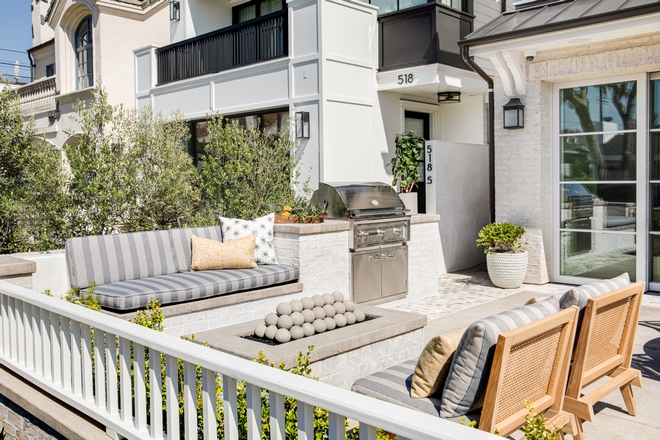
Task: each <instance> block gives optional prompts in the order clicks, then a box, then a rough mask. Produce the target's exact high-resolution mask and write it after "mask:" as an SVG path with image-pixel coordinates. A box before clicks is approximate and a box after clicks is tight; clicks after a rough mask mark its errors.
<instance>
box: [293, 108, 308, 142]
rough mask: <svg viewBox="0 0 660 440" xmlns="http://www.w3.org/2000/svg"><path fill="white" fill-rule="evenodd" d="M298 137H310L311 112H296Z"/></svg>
mask: <svg viewBox="0 0 660 440" xmlns="http://www.w3.org/2000/svg"><path fill="white" fill-rule="evenodd" d="M296 137H297V138H298V139H309V112H296Z"/></svg>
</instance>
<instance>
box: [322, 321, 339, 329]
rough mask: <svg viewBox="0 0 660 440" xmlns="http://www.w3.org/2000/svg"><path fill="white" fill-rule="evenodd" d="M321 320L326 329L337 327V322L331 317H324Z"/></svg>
mask: <svg viewBox="0 0 660 440" xmlns="http://www.w3.org/2000/svg"><path fill="white" fill-rule="evenodd" d="M323 321H324V322H325V326H326V327H327V330H328V331H330V330H334V329H335V327H337V323H336V322H335V320H334V319H332V318H325V319H324V320H323Z"/></svg>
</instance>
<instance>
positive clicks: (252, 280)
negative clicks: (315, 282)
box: [66, 226, 299, 312]
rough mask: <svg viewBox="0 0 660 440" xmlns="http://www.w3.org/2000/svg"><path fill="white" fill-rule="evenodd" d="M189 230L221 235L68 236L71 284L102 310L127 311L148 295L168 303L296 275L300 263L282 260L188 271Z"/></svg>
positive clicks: (178, 232) (281, 281)
mask: <svg viewBox="0 0 660 440" xmlns="http://www.w3.org/2000/svg"><path fill="white" fill-rule="evenodd" d="M192 235H195V236H197V237H201V238H207V239H212V240H218V241H221V239H222V234H221V230H220V227H219V226H211V227H205V228H186V229H171V230H169V231H146V232H134V233H127V234H113V235H94V236H87V237H75V238H71V239H69V240H67V242H66V259H67V267H68V271H69V278H70V280H71V287H77V288H80V289H81V294H82V295H85V294H91V295H92V297H94V298H96V299H97V300H98V301H99V302H100V304H101V307H102V308H104V309H107V310H110V311H113V312H130V311H134V310H137V309H140V308H144V307H145V306H146V305H147V304H148V303H149V301H150V300H152V299H156V300H158V301H159V302H160V304H161V305H162V306H164V307H168V306H170V305H174V304H181V303H185V302H190V301H198V300H202V299H207V298H215V297H219V296H224V295H229V294H234V293H237V292H250V291H254V290H255V289H263V288H267V287H271V286H277V285H282V284H287V283H292V282H294V283H295V282H296V281H297V280H298V277H299V270H298V268H297V267H294V266H291V265H285V264H274V265H260V266H259V267H257V268H255V269H224V270H205V271H196V272H191V271H190V266H191V262H192V254H191V244H190V243H191V237H192ZM293 290H297V287H294V289H293ZM250 295H253V294H249V295H248V296H250ZM229 302H234V303H235V302H236V301H231V300H230V301H229ZM205 307H208V304H207V305H205Z"/></svg>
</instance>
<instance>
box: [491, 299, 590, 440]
mask: <svg viewBox="0 0 660 440" xmlns="http://www.w3.org/2000/svg"><path fill="white" fill-rule="evenodd" d="M577 317H578V308H577V307H575V306H573V307H570V308H568V309H566V310H563V311H561V312H558V313H555V314H553V315H550V316H547V317H545V318H543V319H540V320H538V321H534V322H532V323H530V324H527V325H524V326H522V327H519V328H517V329H515V330H511V331H509V332H506V333H503V334H501V335H500V336H499V339H498V341H497V345H496V348H495V356H494V358H493V366H492V369H491V372H490V376H489V379H488V386H487V387H486V394H485V397H484V405H483V409H482V412H481V420H480V421H479V429H481V430H483V431H488V432H495V430H497V431H498V432H499V434H500V435H503V436H507V435H509V434H511V433H512V432H514V431H515V430H517V429H518V428H520V427H521V426H522V425H523V424H524V423H525V417H526V416H527V414H528V412H527V409H526V408H525V401H532V402H534V412H536V413H539V414H544V415H545V416H546V418H547V425H548V426H556V425H559V424H561V425H562V426H564V427H565V428H564V430H565V431H566V432H568V433H570V434H573V435H574V437H575V438H579V437H576V436H575V434H574V427H575V426H576V424H577V421H576V419H575V416H574V415H573V414H571V413H569V412H567V411H565V410H564V408H563V402H564V393H565V390H566V383H567V380H568V370H569V363H570V360H571V350H572V348H573V343H574V338H575V326H576V323H577ZM561 435H562V438H563V433H562V434H561Z"/></svg>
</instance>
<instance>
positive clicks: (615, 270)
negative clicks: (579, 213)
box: [560, 231, 637, 279]
mask: <svg viewBox="0 0 660 440" xmlns="http://www.w3.org/2000/svg"><path fill="white" fill-rule="evenodd" d="M635 241H636V235H635V234H608V233H604V232H581V231H562V232H561V237H560V248H561V262H560V266H561V267H560V270H561V274H562V275H568V276H579V277H588V278H600V279H604V278H612V277H614V276H617V275H620V274H621V273H623V272H628V273H629V274H630V278H631V279H635V278H636V277H637V270H636V269H637V268H636V258H635V254H636V252H635V250H636V244H635Z"/></svg>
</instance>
